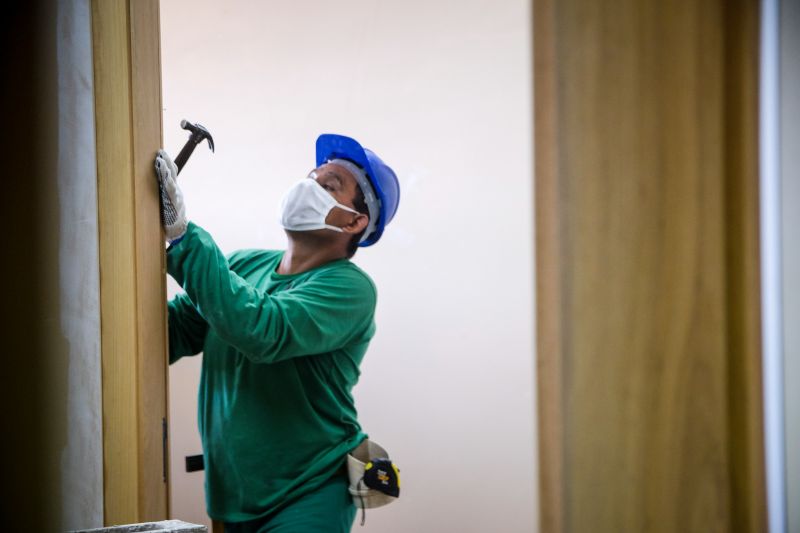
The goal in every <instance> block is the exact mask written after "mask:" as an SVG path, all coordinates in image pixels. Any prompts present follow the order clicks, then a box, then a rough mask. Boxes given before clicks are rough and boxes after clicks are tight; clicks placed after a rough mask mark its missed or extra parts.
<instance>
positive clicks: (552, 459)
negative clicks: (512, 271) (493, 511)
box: [533, 0, 563, 533]
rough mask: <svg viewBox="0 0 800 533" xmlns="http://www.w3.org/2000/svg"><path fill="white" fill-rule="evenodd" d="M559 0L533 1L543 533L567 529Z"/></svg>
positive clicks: (539, 421)
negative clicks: (557, 48)
mask: <svg viewBox="0 0 800 533" xmlns="http://www.w3.org/2000/svg"><path fill="white" fill-rule="evenodd" d="M556 1H557V0H540V1H537V2H534V3H533V61H534V66H533V71H534V72H535V73H536V75H535V76H534V77H533V78H534V95H535V100H536V105H535V106H534V131H535V132H536V134H535V142H534V155H535V157H534V161H535V170H534V171H535V175H536V180H535V184H534V190H535V198H534V202H535V218H536V228H535V229H536V235H535V239H536V241H535V246H536V362H537V365H536V375H537V380H538V386H537V413H538V438H539V508H540V513H539V514H540V523H541V531H543V532H548V533H549V532H560V531H562V530H563V523H562V517H563V513H562V511H563V485H562V484H563V471H562V468H563V457H562V453H561V452H562V449H561V443H562V441H563V410H562V402H561V401H559V400H558V399H560V398H561V397H562V381H561V380H562V371H561V361H562V357H561V339H562V334H561V332H560V329H561V320H560V316H561V300H560V297H559V296H560V294H559V290H558V289H559V287H560V286H561V282H560V276H559V274H560V270H559V265H560V254H559V239H560V237H559V220H558V216H559V211H558V209H557V206H558V196H559V195H558V130H557V122H556V118H557V113H556V109H557V107H558V101H557V97H558V93H557V90H556V73H557V71H556V64H555V61H556V57H555V54H556V52H555V28H554V16H555V9H556V6H555V5H554V2H556Z"/></svg>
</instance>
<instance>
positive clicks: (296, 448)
mask: <svg viewBox="0 0 800 533" xmlns="http://www.w3.org/2000/svg"><path fill="white" fill-rule="evenodd" d="M282 256H283V252H276V251H265V250H246V251H240V252H236V253H234V254H232V255H231V256H230V257H229V258H226V257H225V256H224V255H223V254H222V252H220V250H219V248H217V246H216V244H215V243H214V241H213V240H212V238H211V236H210V235H209V234H208V233H206V232H205V231H204V230H202V229H201V228H200V227H198V226H196V225H195V224H192V223H190V224H189V228H188V230H187V232H186V235H185V236H184V237H183V239H182V240H181V241H180V242H178V243H176V244H175V245H173V246H172V247H171V248H170V249H169V250H168V253H167V270H168V272H169V273H170V274H171V275H172V276H173V277H174V278H175V280H177V282H178V283H180V285H181V286H182V287H183V289H184V291H185V293H184V294H181V295H179V296H177V297H175V298H174V299H173V300H172V301H170V302H169V348H170V354H169V355H170V363H173V362H175V361H177V360H178V359H180V358H181V357H183V356H186V355H194V354H197V353H199V352H201V351H202V352H203V370H202V374H201V377H200V392H199V401H198V407H199V408H198V424H199V427H200V436H201V438H202V441H203V452H204V456H205V470H206V504H207V508H208V514H209V516H211V518H213V519H216V520H222V521H226V522H239V521H244V520H252V519H255V518H258V517H261V516H264V515H265V514H267V513H269V512H271V511H273V510H276V509H278V508H280V507H281V506H282V505H283V504H285V503H287V502H289V501H291V500H293V499H295V498H297V497H299V496H302V495H303V494H305V493H307V492H310V491H313V490H314V489H316V488H317V487H319V486H320V485H321V484H322V483H323V482H324V481H326V480H327V479H328V478H329V477H330V476H331V475H332V474H333V473H335V471H336V470H337V469H338V468H339V467H341V466H342V464H343V462H344V459H345V456H346V454H347V452H348V451H350V450H351V449H353V448H355V447H356V446H357V445H358V444H359V443H360V442H361V441H362V440H363V439H364V438H365V437H366V435H365V434H364V433H363V432H362V431H361V426H360V425H359V423H358V420H357V417H356V409H355V405H354V402H353V396H352V393H351V391H352V388H353V386H354V385H355V384H356V382H357V381H358V376H359V368H358V367H359V364H360V363H361V359H362V358H363V357H364V353H365V352H366V350H367V346H368V344H369V341H370V339H371V338H372V336H373V334H374V332H375V324H374V312H375V300H376V291H375V286H374V284H373V282H372V280H371V279H370V278H369V277H368V276H367V275H366V274H365V273H364V272H363V271H362V270H361V269H359V268H358V267H357V266H355V265H354V264H353V263H351V262H350V261H348V260H347V259H340V260H337V261H332V262H330V263H328V264H325V265H323V266H320V267H318V268H315V269H312V270H309V271H307V272H302V273H299V274H292V275H282V274H278V273H277V272H276V271H275V270H276V268H277V266H278V264H279V263H280V260H281V257H282Z"/></svg>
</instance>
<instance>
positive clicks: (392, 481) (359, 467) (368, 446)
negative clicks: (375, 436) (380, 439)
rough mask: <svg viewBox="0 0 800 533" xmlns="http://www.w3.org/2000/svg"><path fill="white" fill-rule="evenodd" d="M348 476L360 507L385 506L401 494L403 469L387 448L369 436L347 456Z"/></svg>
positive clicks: (351, 492) (351, 490)
mask: <svg viewBox="0 0 800 533" xmlns="http://www.w3.org/2000/svg"><path fill="white" fill-rule="evenodd" d="M347 476H348V478H349V481H350V496H352V498H353V503H354V504H355V506H356V507H357V508H359V509H373V508H375V507H382V506H384V505H387V504H390V503H392V502H393V501H395V500H397V498H398V497H399V496H400V470H399V469H398V468H397V467H396V466H395V465H394V463H392V461H391V460H390V459H389V454H388V453H387V452H386V450H384V449H383V448H382V447H381V446H379V445H378V444H376V443H374V442H372V441H370V440H369V439H365V440H364V441H363V442H362V443H361V444H360V445H359V446H358V447H357V448H356V449H354V450H353V451H352V452H350V453H349V454H348V455H347Z"/></svg>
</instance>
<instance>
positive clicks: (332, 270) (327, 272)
mask: <svg viewBox="0 0 800 533" xmlns="http://www.w3.org/2000/svg"><path fill="white" fill-rule="evenodd" d="M316 275H317V276H320V277H324V278H327V279H329V280H331V281H332V282H334V283H337V284H341V285H343V286H346V287H348V289H350V290H352V289H360V290H363V291H365V292H368V293H370V294H371V295H372V297H373V298H376V297H377V294H378V291H377V288H376V287H375V282H374V281H373V280H372V278H371V277H370V276H369V274H367V273H366V272H365V271H364V270H363V269H362V268H361V267H359V266H358V265H356V264H355V263H353V262H351V261H350V260H348V259H344V260H340V261H334V262H332V263H329V264H328V265H326V266H325V267H323V268H321V269H318V272H317V274H316Z"/></svg>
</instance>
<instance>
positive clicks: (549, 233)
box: [533, 0, 766, 533]
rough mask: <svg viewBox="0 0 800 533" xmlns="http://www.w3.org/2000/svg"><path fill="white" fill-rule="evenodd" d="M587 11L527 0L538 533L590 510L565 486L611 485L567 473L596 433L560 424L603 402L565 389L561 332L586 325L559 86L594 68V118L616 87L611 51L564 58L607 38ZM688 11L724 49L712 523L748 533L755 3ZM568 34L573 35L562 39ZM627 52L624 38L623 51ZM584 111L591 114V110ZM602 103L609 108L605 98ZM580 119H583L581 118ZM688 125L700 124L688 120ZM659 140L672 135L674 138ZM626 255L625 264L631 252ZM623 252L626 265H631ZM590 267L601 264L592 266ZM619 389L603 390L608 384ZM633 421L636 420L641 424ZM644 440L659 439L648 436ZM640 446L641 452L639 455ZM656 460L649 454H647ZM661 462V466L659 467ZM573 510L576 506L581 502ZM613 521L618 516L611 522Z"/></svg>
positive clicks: (757, 434) (758, 437)
mask: <svg viewBox="0 0 800 533" xmlns="http://www.w3.org/2000/svg"><path fill="white" fill-rule="evenodd" d="M590 4H591V3H587V2H583V3H581V2H571V1H568V2H566V3H564V2H559V1H557V0H534V2H533V28H534V30H533V63H534V76H533V78H534V94H535V102H534V124H535V126H534V129H535V213H536V215H535V216H536V291H537V293H536V299H537V303H536V317H537V325H536V328H537V348H536V349H537V404H538V438H539V490H540V493H539V495H540V528H541V530H542V531H543V532H548V533H559V532H561V531H568V530H570V529H571V523H572V522H573V521H574V520H573V519H574V518H575V516H577V515H578V514H579V513H584V516H589V513H587V510H591V509H586V508H585V507H584V508H581V509H576V508H575V507H576V505H575V502H574V501H570V500H569V498H568V494H569V493H570V489H571V488H574V486H575V485H577V484H580V483H584V484H585V483H587V482H588V483H591V484H592V486H595V485H596V486H597V487H598V488H599V487H602V488H603V489H607V488H609V487H612V486H614V480H612V479H609V478H606V479H598V478H592V479H587V478H586V477H583V478H582V477H580V475H579V473H576V472H578V471H579V470H580V469H578V468H576V467H575V464H573V463H570V447H573V446H574V445H575V443H576V442H580V440H581V438H582V437H586V434H588V433H589V432H590V431H603V428H593V429H591V430H590V429H589V428H585V429H581V431H586V434H576V432H575V431H572V433H570V431H569V428H571V429H573V430H574V424H573V425H572V426H570V425H569V424H570V421H569V420H568V418H567V417H568V416H569V415H568V413H567V411H568V409H569V408H570V406H575V405H576V404H579V403H580V404H581V405H583V406H584V412H585V411H587V409H585V407H586V406H587V405H588V406H590V405H592V402H597V401H598V399H602V398H598V394H596V390H595V391H594V394H595V395H594V396H593V397H589V396H590V395H584V396H581V395H580V394H583V391H581V392H580V394H579V393H576V392H575V390H576V389H577V386H575V385H574V383H572V382H571V378H572V376H571V375H570V372H571V368H572V367H573V366H574V364H575V363H576V360H577V357H574V354H573V353H572V351H571V346H570V345H571V344H573V343H575V341H576V339H575V338H574V337H573V336H572V335H571V330H570V327H571V325H572V324H575V323H576V322H578V321H580V320H586V315H585V314H584V315H580V314H578V313H575V312H574V309H571V308H570V307H569V305H570V304H571V303H572V304H573V307H577V304H575V303H574V299H575V296H574V294H573V293H572V292H571V291H572V289H573V288H572V287H571V286H570V280H569V279H568V277H569V276H570V271H571V269H572V270H575V269H579V268H580V269H583V270H581V271H580V272H581V274H586V272H587V266H586V265H583V264H578V265H577V266H576V262H575V261H574V259H573V257H575V256H576V255H577V254H576V253H575V252H576V250H575V248H574V247H572V246H573V243H572V242H571V240H570V239H571V238H572V237H574V235H572V237H571V234H570V231H569V230H570V226H574V227H577V226H578V225H579V224H580V221H576V220H575V219H574V218H572V217H571V216H570V214H571V213H574V211H572V212H570V210H569V205H570V202H573V201H574V199H573V198H571V197H570V196H569V191H570V189H569V185H570V183H571V182H570V180H572V183H574V182H575V179H576V178H575V175H574V174H570V173H569V172H568V171H567V170H565V168H562V166H564V167H565V166H568V165H575V164H576V162H580V161H582V160H583V158H585V157H586V156H585V154H584V153H583V152H581V151H578V150H574V151H570V152H569V153H565V150H567V148H565V147H568V146H573V147H574V146H576V143H574V142H573V143H572V144H569V143H570V141H574V138H575V137H576V136H581V135H583V130H582V129H581V128H577V127H576V126H575V123H574V122H572V123H570V122H569V120H570V118H571V117H570V116H569V115H568V111H569V112H572V113H573V118H574V114H575V113H576V112H575V109H574V108H572V109H570V110H568V111H566V110H565V106H567V105H569V104H570V102H566V104H565V100H566V99H567V98H566V97H569V96H570V94H569V90H572V89H573V88H574V87H580V86H581V84H580V83H578V82H576V78H580V79H581V81H582V80H585V79H587V78H588V75H587V74H586V73H587V71H588V69H594V70H593V71H592V72H594V74H595V78H593V81H594V82H596V83H597V87H594V89H596V90H597V92H596V93H595V94H589V95H585V96H586V98H585V99H584V100H583V102H584V103H585V102H593V105H594V107H593V108H592V110H593V111H594V110H598V109H599V108H600V107H602V103H601V102H600V101H599V100H598V99H597V96H598V94H600V93H601V91H600V90H601V89H602V90H604V92H602V94H611V93H613V90H614V89H615V87H611V88H609V86H608V85H603V84H608V83H609V78H608V77H603V75H602V73H603V72H604V70H605V68H606V67H607V66H608V65H607V64H606V63H603V62H604V61H605V62H612V61H614V60H615V59H616V58H615V57H614V56H613V54H612V55H606V56H603V55H602V54H601V53H600V52H597V51H595V53H594V54H592V53H589V52H586V53H585V56H583V57H581V58H580V59H581V61H580V62H578V61H577V60H576V56H575V55H574V54H573V55H571V56H570V55H569V54H570V52H573V51H575V50H578V49H579V48H580V47H579V45H581V44H585V43H575V42H573V41H569V42H567V39H569V38H574V37H575V36H576V35H577V36H580V35H586V34H587V33H590V32H597V33H596V34H595V33H592V35H593V36H594V35H597V39H598V41H600V40H602V39H610V37H609V36H608V34H607V33H603V32H611V31H613V30H612V29H610V28H609V27H603V28H601V29H598V27H597V25H596V24H594V22H595V21H594V20H592V17H586V16H585V15H586V12H587V10H586V9H583V8H585V7H586V6H587V5H590ZM616 4H620V3H619V2H617V3H616ZM644 4H649V2H646V3H644ZM698 5H702V6H703V7H704V8H705V9H709V10H710V11H708V12H706V16H707V18H705V19H704V21H705V22H706V23H708V28H705V29H713V30H714V31H715V32H719V33H718V34H717V35H716V37H715V38H718V39H719V40H718V41H716V42H717V43H722V46H721V47H720V49H719V52H720V54H719V55H715V56H712V58H711V61H712V62H713V63H714V65H713V66H714V68H715V69H716V70H715V71H714V74H712V76H716V78H714V79H712V80H711V83H717V84H720V86H722V87H724V91H721V93H720V94H721V97H720V100H714V101H713V102H712V103H713V104H714V105H717V106H719V107H718V108H717V109H716V111H715V113H716V112H718V113H717V114H716V115H715V116H716V117H718V118H719V119H720V122H721V125H722V127H721V128H720V131H721V135H720V137H719V139H718V140H719V145H718V146H719V147H720V150H721V151H722V153H723V154H724V155H723V161H724V165H723V168H722V170H721V171H720V173H719V174H716V175H714V176H713V178H709V181H710V180H711V179H713V180H715V181H714V184H715V185H719V187H720V188H721V189H722V193H723V194H722V198H720V202H719V205H720V206H721V213H720V220H721V221H722V224H721V227H722V228H723V230H722V231H721V234H720V235H719V238H718V239H713V242H710V243H709V244H710V245H712V246H715V247H717V249H721V250H722V253H721V257H720V261H719V274H720V278H721V279H723V280H724V281H723V282H722V284H721V286H722V289H723V290H722V293H723V295H724V296H723V297H722V298H720V299H719V300H717V301H715V302H714V304H715V305H716V306H717V307H716V308H715V309H717V310H718V311H719V310H721V314H722V317H723V318H722V323H723V325H722V328H723V329H724V332H723V333H722V335H723V336H724V342H725V349H724V351H723V352H722V354H721V355H720V357H719V358H718V359H716V360H715V366H713V367H711V370H710V371H711V372H714V373H715V376H716V377H717V378H718V379H719V381H720V382H721V383H722V384H723V388H724V390H723V394H722V395H721V396H722V398H721V399H720V398H719V397H718V398H717V399H716V401H717V404H716V407H715V415H717V416H719V417H721V418H722V419H723V420H724V422H723V423H722V424H720V427H722V428H724V429H722V430H720V431H719V435H718V436H717V437H718V438H719V439H720V442H722V443H724V448H725V455H726V462H727V468H726V471H725V472H724V476H722V477H721V481H720V482H719V486H718V490H719V491H720V493H719V501H720V502H722V504H721V506H720V507H721V508H722V509H723V511H722V514H724V515H725V516H724V517H723V520H724V522H722V523H729V524H730V525H731V527H732V531H742V532H756V531H764V530H765V528H766V497H765V491H766V489H765V470H764V442H763V411H762V407H763V403H762V384H761V376H762V375H761V344H760V340H761V330H760V271H759V238H758V229H759V218H758V216H759V212H758V196H759V188H758V157H759V152H758V133H757V132H758V48H759V31H758V23H759V4H758V2H753V1H751V0H736V1H734V2H733V3H731V4H730V5H727V4H726V5H724V6H723V5H722V4H718V3H701V4H698ZM576 6H577V8H576ZM570 7H571V8H572V9H573V11H572V14H573V16H574V13H575V12H576V10H578V9H582V10H581V11H580V13H581V17H573V18H571V19H570V18H569V17H568V16H566V15H564V13H565V12H566V10H567V9H570ZM595 7H596V9H597V10H600V11H605V12H606V13H624V14H625V15H626V17H628V18H627V19H626V20H627V21H628V22H623V24H627V23H629V21H630V17H631V16H632V15H631V14H630V13H629V12H628V11H627V10H626V9H625V8H624V7H620V5H615V2H601V3H600V4H596V5H595ZM593 24H594V25H593ZM697 31H698V35H700V34H701V33H702V29H700V30H697ZM567 35H568V36H571V37H565V36H567ZM660 37H664V35H661V36H660ZM673 43H674V41H673ZM635 45H636V44H635V43H628V44H627V48H628V49H630V47H631V46H635ZM659 46H660V44H659ZM616 51H617V52H619V54H623V53H624V51H625V48H624V47H620V48H618V49H617V50H616ZM628 51H629V50H628ZM684 52H685V51H684ZM564 56H569V57H564ZM682 57H684V58H685V57H687V56H686V55H684V56H682ZM570 60H571V61H572V62H570ZM681 60H682V59H681V56H680V55H678V54H676V55H675V59H674V61H681ZM684 60H685V59H684ZM581 69H583V70H581ZM629 74H631V75H634V74H635V73H629ZM581 76H583V77H582V78H581ZM624 81H625V80H623V82H624ZM653 89H654V87H653V86H652V85H647V86H646V87H645V90H651V91H652V90H653ZM648 94H650V95H651V97H652V98H654V99H656V98H662V97H663V98H671V96H669V95H665V94H656V95H653V94H652V93H648ZM572 98H573V100H572V101H571V103H572V104H573V106H574V102H575V97H574V93H573V94H572ZM592 98H595V100H592ZM696 101H697V102H698V104H700V105H698V110H700V109H702V103H703V102H704V101H703V100H701V98H700V97H696ZM585 105H586V106H587V107H589V106H591V105H592V103H586V104H585ZM611 105H615V103H614V102H611ZM628 105H631V106H632V105H633V104H628ZM615 109H619V110H620V115H621V116H620V120H628V121H631V120H633V119H632V118H630V117H626V116H625V115H626V113H629V112H630V113H635V112H636V109H632V108H631V109H630V110H629V108H626V107H624V106H619V105H618V107H616V108H615ZM585 114H586V115H589V116H590V117H591V114H590V113H585ZM698 115H699V113H698ZM581 116H584V115H581ZM697 120H703V119H702V117H699V116H698V119H697ZM706 120H709V119H707V118H706ZM582 126H583V125H582ZM590 126H591V125H590ZM606 133H608V134H609V135H608V136H607V137H603V136H597V137H595V138H592V139H591V142H589V141H586V143H585V144H586V145H591V147H594V148H598V147H600V148H599V149H602V148H603V147H606V148H608V147H609V146H610V145H609V138H612V137H613V133H614V132H612V131H609V132H606ZM667 133H668V134H671V135H676V134H677V135H680V134H681V131H668V132H667ZM592 143H594V144H593V145H592ZM604 143H605V144H604ZM702 146H704V145H702V144H701V141H697V142H696V143H695V147H697V148H700V147H702ZM705 146H708V144H706V145H705ZM609 152H613V150H609ZM686 157H689V156H686ZM581 168H584V167H581ZM649 170H651V169H650V168H647V169H644V170H643V172H647V171H649ZM592 178H594V176H588V177H586V179H585V182H591V181H592ZM720 184H721V185H720ZM573 190H574V189H573ZM600 201H601V200H595V203H594V204H588V205H590V207H591V208H592V209H597V208H598V205H599V204H598V203H597V202H600ZM600 207H602V206H600ZM588 216H591V213H590V214H589V215H588ZM637 222H640V221H637V220H631V221H629V223H630V224H636V223H637ZM574 227H573V228H572V230H573V232H574ZM586 228H587V225H586V224H584V225H583V226H580V229H586ZM605 244H614V245H616V246H617V251H618V250H619V244H618V243H615V242H614V241H613V240H611V239H609V240H608V241H606V242H605ZM571 247H572V248H571ZM630 256H631V257H632V252H631V254H630ZM609 257H611V259H610V260H613V259H615V258H616V259H618V258H619V255H617V256H613V255H611V254H609ZM631 257H627V258H624V259H628V260H632V259H631ZM606 260H607V261H609V259H606ZM588 268H595V269H600V268H601V267H600V265H595V264H591V265H589V266H588ZM573 278H575V276H573ZM635 296H636V293H635V292H634V289H633V288H631V289H628V292H626V293H625V294H621V295H617V303H619V302H620V301H622V299H624V298H629V299H630V298H633V297H635ZM587 304H588V305H587ZM591 304H613V302H609V301H606V302H600V301H588V302H587V301H584V300H582V301H580V302H579V305H581V306H585V307H590V308H596V309H598V310H601V311H599V312H601V313H602V312H604V311H602V310H604V309H605V308H604V307H603V306H602V305H596V306H592V305H591ZM654 305H655V304H654ZM584 355H585V354H584ZM651 381H652V382H651V383H650V385H658V384H659V383H657V382H656V380H651ZM618 385H619V384H618V383H607V386H608V387H609V388H613V387H617V386H618ZM590 394H591V391H590ZM717 408H719V409H717ZM634 422H641V419H639V420H636V421H634ZM662 427H663V426H662ZM610 440H611V439H610ZM653 442H658V441H657V439H654V441H653ZM692 444H693V443H692ZM651 447H652V446H651ZM642 449H643V447H642V448H640V449H638V450H637V451H641V450H642ZM687 449H689V450H692V451H696V450H694V449H693V447H692V445H691V444H690V445H687ZM645 451H647V450H645ZM662 459H663V457H662ZM598 460H603V459H602V458H598ZM657 460H658V458H656V459H653V461H657ZM662 463H663V460H662V462H661V463H659V464H662ZM662 467H663V468H668V465H667V466H666V467H664V466H663V464H662ZM651 483H652V481H651ZM645 488H646V487H643V486H629V487H626V488H625V490H627V491H629V493H631V494H635V493H637V491H641V490H643V489H645ZM579 503H586V502H585V501H584V500H581V501H580V502H579ZM589 507H591V505H589ZM687 512H688V511H687ZM598 514H599V513H598ZM615 518H617V519H619V520H620V521H622V518H621V517H618V516H615ZM662 525H663V524H662Z"/></svg>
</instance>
